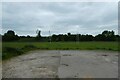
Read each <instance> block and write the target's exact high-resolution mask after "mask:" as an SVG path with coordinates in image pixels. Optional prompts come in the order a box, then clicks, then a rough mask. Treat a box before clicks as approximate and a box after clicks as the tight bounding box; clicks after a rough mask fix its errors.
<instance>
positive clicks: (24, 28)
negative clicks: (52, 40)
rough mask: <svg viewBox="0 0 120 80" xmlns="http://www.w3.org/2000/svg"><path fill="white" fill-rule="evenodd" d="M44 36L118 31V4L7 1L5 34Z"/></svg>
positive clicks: (3, 13) (4, 19)
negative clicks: (13, 32) (11, 32)
mask: <svg viewBox="0 0 120 80" xmlns="http://www.w3.org/2000/svg"><path fill="white" fill-rule="evenodd" d="M37 29H39V30H41V34H42V35H43V36H47V35H49V30H50V31H51V34H65V33H68V32H71V33H73V34H74V33H80V34H92V35H96V34H99V33H101V32H102V31H103V30H114V31H115V33H116V34H117V31H118V3H115V2H114V3H113V2H74V3H73V2H61V3H60V2H4V3H3V4H2V34H4V33H5V32H6V31H7V30H14V31H15V32H16V34H18V35H31V36H35V35H36V30H37Z"/></svg>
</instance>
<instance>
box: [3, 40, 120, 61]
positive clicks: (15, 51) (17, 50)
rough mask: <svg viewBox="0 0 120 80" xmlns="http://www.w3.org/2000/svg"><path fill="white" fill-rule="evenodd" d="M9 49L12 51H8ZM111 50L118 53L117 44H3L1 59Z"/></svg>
mask: <svg viewBox="0 0 120 80" xmlns="http://www.w3.org/2000/svg"><path fill="white" fill-rule="evenodd" d="M9 48H11V49H12V50H11V51H10V49H9ZM36 49H40V50H112V51H118V50H119V49H118V42H79V43H78V42H51V43H49V42H3V43H2V50H3V51H2V53H3V59H8V58H11V57H13V56H17V55H21V54H24V53H26V52H27V51H30V50H36Z"/></svg>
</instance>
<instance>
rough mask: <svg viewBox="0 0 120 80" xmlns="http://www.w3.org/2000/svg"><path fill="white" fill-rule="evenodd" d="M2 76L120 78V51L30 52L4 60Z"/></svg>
mask: <svg viewBox="0 0 120 80" xmlns="http://www.w3.org/2000/svg"><path fill="white" fill-rule="evenodd" d="M2 68H3V69H2V70H3V74H2V77H3V78H55V77H59V78H117V77H118V53H117V52H110V51H87V50H86V51H78V50H68V51H65V50H60V51H58V50H48V51H44V50H42V51H31V52H29V54H24V55H21V56H18V57H15V58H12V59H11V60H7V61H3V65H2Z"/></svg>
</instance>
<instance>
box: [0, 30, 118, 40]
mask: <svg viewBox="0 0 120 80" xmlns="http://www.w3.org/2000/svg"><path fill="white" fill-rule="evenodd" d="M119 39H120V36H119V35H115V33H114V31H108V30H105V31H103V32H102V33H101V34H98V35H96V36H93V35H88V34H86V35H82V34H71V33H67V34H59V35H56V34H53V35H52V36H47V37H43V36H41V34H40V31H38V34H37V36H36V37H32V36H29V35H28V36H18V35H16V34H15V32H14V31H12V30H8V31H7V33H5V34H4V35H2V41H6V42H7V41H22V42H25V41H27V42H32V41H33V42H35V41H39V42H60V41H63V42H69V41H73V42H75V41H118V40H119Z"/></svg>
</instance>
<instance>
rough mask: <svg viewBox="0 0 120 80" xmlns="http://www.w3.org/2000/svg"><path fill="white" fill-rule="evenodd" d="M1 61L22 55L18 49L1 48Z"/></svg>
mask: <svg viewBox="0 0 120 80" xmlns="http://www.w3.org/2000/svg"><path fill="white" fill-rule="evenodd" d="M2 49H3V50H2V59H3V60H4V59H8V58H11V57H14V56H17V55H21V54H23V51H22V50H21V49H18V48H11V47H3V48H2Z"/></svg>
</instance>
